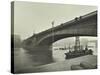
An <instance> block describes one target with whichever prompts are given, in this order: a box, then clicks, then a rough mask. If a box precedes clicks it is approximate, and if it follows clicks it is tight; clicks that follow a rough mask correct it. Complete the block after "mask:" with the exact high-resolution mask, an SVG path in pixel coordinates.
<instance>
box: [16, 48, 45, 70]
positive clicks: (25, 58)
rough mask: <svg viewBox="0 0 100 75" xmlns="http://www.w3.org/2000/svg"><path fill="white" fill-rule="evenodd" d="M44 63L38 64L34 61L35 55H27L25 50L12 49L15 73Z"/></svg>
mask: <svg viewBox="0 0 100 75" xmlns="http://www.w3.org/2000/svg"><path fill="white" fill-rule="evenodd" d="M42 64H44V63H42V62H38V61H37V60H36V55H34V54H32V53H28V52H27V50H24V49H23V48H15V49H14V67H15V72H16V71H19V70H23V69H27V68H30V67H35V66H39V65H42Z"/></svg>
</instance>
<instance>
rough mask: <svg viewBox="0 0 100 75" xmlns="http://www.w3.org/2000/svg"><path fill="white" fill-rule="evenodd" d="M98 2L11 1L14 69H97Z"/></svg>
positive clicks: (41, 70)
mask: <svg viewBox="0 0 100 75" xmlns="http://www.w3.org/2000/svg"><path fill="white" fill-rule="evenodd" d="M97 15H98V9H97V6H91V5H74V4H59V3H43V2H25V1H12V2H11V72H12V73H14V74H21V73H37V72H55V71H69V70H70V71H73V70H87V69H97V68H98V63H97V57H98V49H97V42H98V39H97V37H98V35H97Z"/></svg>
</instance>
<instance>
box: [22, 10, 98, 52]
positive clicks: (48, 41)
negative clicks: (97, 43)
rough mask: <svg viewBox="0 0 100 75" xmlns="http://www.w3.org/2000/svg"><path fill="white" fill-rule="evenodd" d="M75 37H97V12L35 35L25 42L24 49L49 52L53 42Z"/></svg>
mask: <svg viewBox="0 0 100 75" xmlns="http://www.w3.org/2000/svg"><path fill="white" fill-rule="evenodd" d="M52 31H53V33H52ZM74 36H94V37H96V36H97V11H94V12H91V13H89V14H86V15H83V16H80V17H76V18H75V19H73V20H71V21H68V22H66V23H62V24H61V25H59V26H56V27H54V28H50V29H48V30H45V31H42V32H40V33H38V34H35V35H33V36H31V37H29V38H28V39H26V40H24V41H23V47H24V48H25V49H28V50H31V51H37V50H39V51H40V52H41V51H43V52H44V51H45V52H47V51H50V50H49V49H48V48H49V47H50V46H51V45H52V43H53V42H55V41H57V40H60V39H63V38H67V37H74ZM52 37H53V39H52ZM66 42H67V41H66ZM45 52H44V54H46V53H45ZM47 54H48V52H47Z"/></svg>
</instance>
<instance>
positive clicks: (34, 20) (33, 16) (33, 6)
mask: <svg viewBox="0 0 100 75" xmlns="http://www.w3.org/2000/svg"><path fill="white" fill-rule="evenodd" d="M95 10H97V7H96V6H88V5H69V4H51V3H34V2H21V1H16V2H15V5H14V34H18V35H20V36H21V39H26V38H28V37H30V36H32V35H33V33H39V32H42V31H44V30H47V29H49V28H51V27H52V24H51V23H52V21H54V26H57V25H60V24H61V23H65V22H67V21H70V20H72V19H74V18H75V17H79V16H83V15H85V14H88V13H90V12H93V11H95Z"/></svg>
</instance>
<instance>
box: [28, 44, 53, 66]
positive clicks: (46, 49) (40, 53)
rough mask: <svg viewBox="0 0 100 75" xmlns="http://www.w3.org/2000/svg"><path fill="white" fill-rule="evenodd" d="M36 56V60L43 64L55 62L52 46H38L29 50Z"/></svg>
mask: <svg viewBox="0 0 100 75" xmlns="http://www.w3.org/2000/svg"><path fill="white" fill-rule="evenodd" d="M28 52H29V53H31V54H32V55H33V56H34V59H33V60H34V61H35V62H40V63H42V64H47V63H51V62H53V58H52V49H51V48H50V46H36V47H33V48H32V49H31V51H28Z"/></svg>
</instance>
